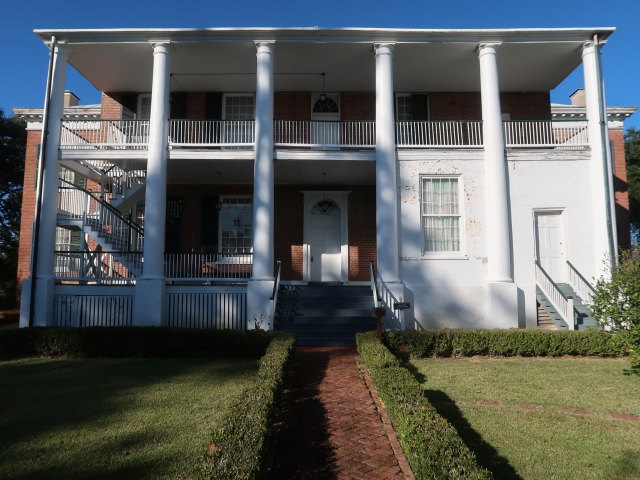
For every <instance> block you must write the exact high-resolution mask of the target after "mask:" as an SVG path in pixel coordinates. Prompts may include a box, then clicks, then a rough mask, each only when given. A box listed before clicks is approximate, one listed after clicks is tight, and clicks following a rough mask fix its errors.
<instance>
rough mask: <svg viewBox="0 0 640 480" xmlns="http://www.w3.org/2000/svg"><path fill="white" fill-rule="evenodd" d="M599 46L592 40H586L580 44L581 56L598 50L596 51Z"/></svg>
mask: <svg viewBox="0 0 640 480" xmlns="http://www.w3.org/2000/svg"><path fill="white" fill-rule="evenodd" d="M599 46H600V43H599V42H595V41H593V40H587V41H586V42H584V43H583V44H582V55H586V54H589V53H591V52H592V51H597V50H599V49H598V47H599Z"/></svg>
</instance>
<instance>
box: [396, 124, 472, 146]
mask: <svg viewBox="0 0 640 480" xmlns="http://www.w3.org/2000/svg"><path fill="white" fill-rule="evenodd" d="M396 143H397V145H398V148H456V147H465V148H472V147H481V146H482V122H479V121H462V122H454V121H451V122H396Z"/></svg>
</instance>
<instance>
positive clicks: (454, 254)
mask: <svg viewBox="0 0 640 480" xmlns="http://www.w3.org/2000/svg"><path fill="white" fill-rule="evenodd" d="M429 179H437V180H446V179H452V180H453V179H455V180H457V181H458V214H457V215H444V214H439V215H428V216H434V217H435V216H438V217H454V216H457V217H458V218H459V221H458V225H459V232H458V235H459V238H460V249H459V250H443V251H432V250H427V249H426V239H425V235H424V226H423V218H424V217H425V216H426V215H427V214H425V213H424V201H423V191H424V189H423V184H424V181H425V180H429ZM419 182H420V183H419V189H420V195H419V197H420V222H419V224H420V244H421V252H422V258H427V259H429V258H435V259H452V260H456V259H458V260H460V259H462V260H466V259H468V258H469V257H468V256H467V254H466V251H467V242H466V235H465V228H464V226H465V207H464V183H463V179H462V175H455V174H452V175H433V174H424V175H420V177H419Z"/></svg>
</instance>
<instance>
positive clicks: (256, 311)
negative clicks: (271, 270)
mask: <svg viewBox="0 0 640 480" xmlns="http://www.w3.org/2000/svg"><path fill="white" fill-rule="evenodd" d="M274 283H275V280H274V279H273V278H270V279H265V280H254V279H251V280H249V282H248V283H247V330H254V329H256V328H259V329H262V330H273V319H272V318H270V312H271V306H270V301H269V299H270V298H271V294H272V293H273V285H274Z"/></svg>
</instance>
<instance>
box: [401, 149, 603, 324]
mask: <svg viewBox="0 0 640 480" xmlns="http://www.w3.org/2000/svg"><path fill="white" fill-rule="evenodd" d="M589 158H590V156H589V152H588V151H550V150H527V151H514V152H510V153H509V154H508V174H509V192H510V208H511V217H512V232H511V233H512V237H513V249H514V251H513V255H514V277H515V278H514V280H515V282H516V284H517V286H518V289H519V290H520V292H519V295H518V298H519V309H518V311H519V318H517V319H516V318H514V319H513V322H512V323H510V324H509V325H497V324H494V322H492V319H490V318H485V317H486V314H485V313H484V312H485V306H486V305H485V302H486V298H487V296H488V293H487V288H488V284H487V275H488V271H487V245H486V214H485V210H484V209H485V203H484V198H485V191H484V189H485V184H484V178H483V176H484V168H483V157H482V150H458V151H448V152H437V151H421V152H411V153H409V152H406V153H401V154H400V158H399V161H398V196H399V210H400V212H399V213H400V215H399V218H400V226H399V228H400V252H401V253H400V257H401V275H402V279H403V281H404V283H405V286H406V292H407V298H406V300H407V301H410V302H411V303H412V309H411V310H409V311H407V312H406V316H405V318H406V319H407V323H409V324H410V323H412V322H413V321H415V322H417V324H418V325H417V326H418V327H421V328H442V327H450V328H461V327H482V328H492V327H498V326H500V327H504V326H509V327H518V326H520V327H524V326H527V327H535V325H536V299H535V279H534V268H533V265H534V259H535V230H534V210H535V209H552V208H553V209H562V210H563V211H564V215H563V217H564V221H565V222H566V232H567V237H566V241H567V245H566V249H567V257H568V259H569V260H570V261H571V262H572V263H573V264H574V265H575V266H576V267H578V269H579V270H580V271H581V272H582V273H583V275H584V276H585V277H586V278H588V279H592V277H593V275H594V274H595V271H594V268H593V265H594V263H595V262H594V261H593V257H594V253H593V252H594V248H595V247H594V245H593V241H592V235H591V232H592V231H593V218H592V214H591V212H592V201H593V200H592V198H591V195H590V188H589V185H590V180H589V179H590V163H589ZM421 175H460V178H461V180H462V185H463V192H464V195H463V202H464V203H463V211H464V214H463V215H464V217H463V222H462V223H463V224H464V232H462V235H463V239H464V241H463V247H462V248H463V251H462V252H461V254H460V255H449V256H446V257H444V258H434V256H433V255H432V256H425V255H422V232H421V227H420V225H421V224H420V176H421ZM412 316H413V317H414V318H413V319H412V318H411V317H412Z"/></svg>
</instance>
